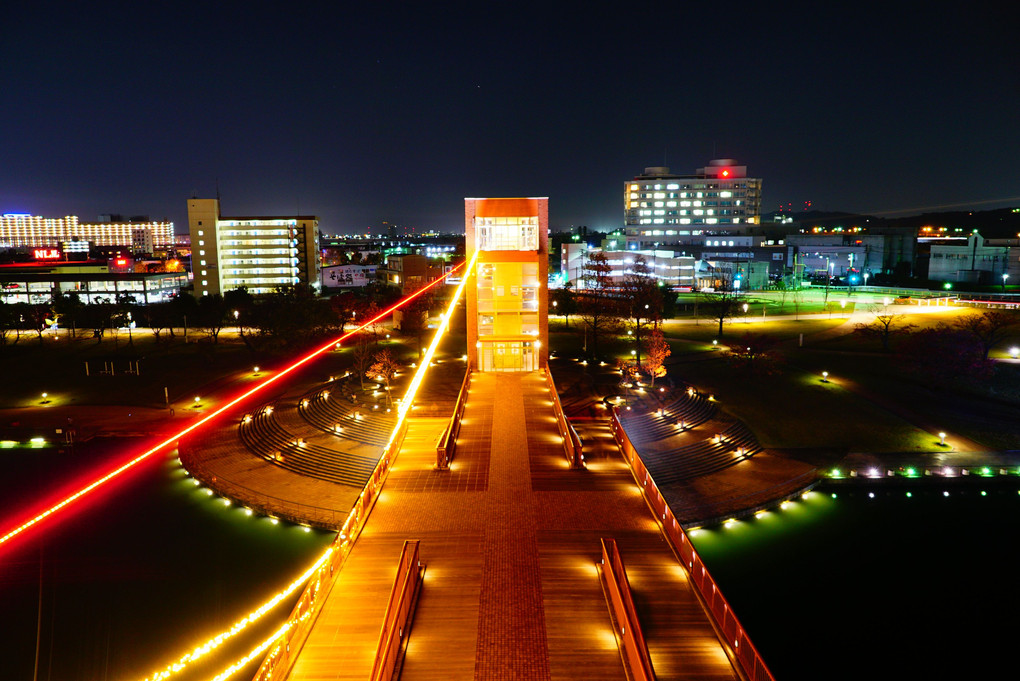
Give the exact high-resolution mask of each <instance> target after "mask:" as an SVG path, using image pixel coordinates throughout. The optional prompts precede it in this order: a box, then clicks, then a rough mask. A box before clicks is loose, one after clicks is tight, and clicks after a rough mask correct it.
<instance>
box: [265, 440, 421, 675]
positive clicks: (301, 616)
mask: <svg viewBox="0 0 1020 681" xmlns="http://www.w3.org/2000/svg"><path fill="white" fill-rule="evenodd" d="M406 434H407V421H406V420H404V421H403V422H402V423H401V425H400V428H399V429H398V430H397V432H396V433H395V434H394V436H393V441H392V442H390V444H389V445H387V446H386V448H384V449H383V453H382V457H381V458H380V459H379V463H378V464H376V467H375V469H374V470H373V471H372V475H371V477H369V479H368V482H367V483H366V484H365V488H364V489H363V490H361V495H360V496H359V497H358V500H357V501H356V502H355V504H354V507H353V508H352V509H351V511H350V513H349V514H348V515H347V519H346V520H345V521H344V524H343V525H342V526H341V527H340V531H339V533H338V534H337V536H336V539H334V540H333V544H332V545H331V547H330V548H331V549H332V550H331V552H330V555H329V558H328V559H327V560H326V561H325V562H324V563H323V564H322V566H321V567H319V569H318V570H316V572H315V574H314V575H312V577H311V579H309V580H308V585H307V586H306V587H305V590H304V591H303V592H302V593H301V596H300V597H299V598H298V601H297V604H296V605H295V606H294V609H293V610H292V611H291V613H290V617H289V618H288V619H287V627H288V628H287V630H286V632H284V634H283V635H282V636H280V638H279V639H277V641H276V643H275V644H273V647H272V648H271V649H270V651H269V653H267V654H266V657H265V659H263V661H262V665H261V666H260V667H259V670H258V673H256V674H255V678H254V681H269V679H270V678H274V677H275V678H278V679H279V678H285V677H286V675H287V673H288V671H289V670H290V666H291V665H292V664H293V662H294V660H295V659H296V657H297V655H298V653H299V652H300V650H301V646H302V645H304V642H305V639H307V638H308V633H309V632H310V631H311V628H312V625H313V624H314V623H315V618H316V617H317V616H318V614H319V611H320V610H321V608H322V604H323V603H324V602H325V600H326V595H327V594H328V593H329V591H330V588H332V586H333V582H334V580H336V578H337V577H339V575H340V568H341V567H343V564H344V562H345V561H346V560H347V556H348V555H349V554H350V552H351V549H352V548H353V547H354V541H355V540H356V539H357V538H358V535H359V534H360V533H361V529H362V528H363V527H364V525H365V521H366V520H367V519H368V514H369V512H370V511H371V510H372V507H373V506H374V505H375V502H376V500H377V499H378V498H379V492H380V491H381V490H382V486H383V483H384V482H385V481H386V476H387V475H388V474H389V472H390V466H391V465H392V463H393V459H394V458H395V457H396V455H397V452H399V451H400V446H401V444H403V441H404V436H405V435H406Z"/></svg>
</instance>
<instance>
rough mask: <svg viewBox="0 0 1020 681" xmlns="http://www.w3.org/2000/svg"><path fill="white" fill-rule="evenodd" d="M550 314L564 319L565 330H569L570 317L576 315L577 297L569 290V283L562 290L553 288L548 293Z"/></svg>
mask: <svg viewBox="0 0 1020 681" xmlns="http://www.w3.org/2000/svg"><path fill="white" fill-rule="evenodd" d="M549 297H550V298H552V300H551V301H549V305H550V307H551V309H550V310H549V311H550V312H553V313H554V314H561V315H563V316H564V318H565V319H566V323H567V328H570V315H572V314H577V295H576V294H575V293H574V291H573V289H571V288H570V282H567V285H566V286H564V287H562V288H554V289H553V290H552V291H550V292H549Z"/></svg>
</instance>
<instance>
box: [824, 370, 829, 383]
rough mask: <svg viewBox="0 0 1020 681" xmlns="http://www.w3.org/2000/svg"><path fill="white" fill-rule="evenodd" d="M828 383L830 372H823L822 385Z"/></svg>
mask: <svg viewBox="0 0 1020 681" xmlns="http://www.w3.org/2000/svg"><path fill="white" fill-rule="evenodd" d="M828 382H829V372H828V371H823V372H822V383H828Z"/></svg>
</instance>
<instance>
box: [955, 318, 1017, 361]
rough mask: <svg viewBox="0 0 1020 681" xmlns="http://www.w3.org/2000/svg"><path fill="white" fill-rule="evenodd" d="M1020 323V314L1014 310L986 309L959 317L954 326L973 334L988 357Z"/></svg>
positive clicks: (984, 356) (986, 357)
mask: <svg viewBox="0 0 1020 681" xmlns="http://www.w3.org/2000/svg"><path fill="white" fill-rule="evenodd" d="M1018 324H1020V315H1018V314H1017V313H1016V312H1013V311H1008V312H1007V311H1005V310H985V311H984V312H981V313H979V314H968V315H964V316H962V317H957V318H956V320H954V321H953V325H952V328H954V329H956V330H958V331H963V332H964V333H967V334H970V335H971V336H973V337H974V338H975V339H976V340H977V341H978V343H980V344H981V349H982V350H983V353H984V354H983V358H984V359H988V353H989V351H990V350H991V349H992V348H993V347H995V346H996V345H998V344H999V343H1000V342H1001V341H1002V340H1004V339H1005V338H1008V337H1009V336H1010V334H1011V332H1012V331H1013V328H1014V327H1015V326H1017V325H1018Z"/></svg>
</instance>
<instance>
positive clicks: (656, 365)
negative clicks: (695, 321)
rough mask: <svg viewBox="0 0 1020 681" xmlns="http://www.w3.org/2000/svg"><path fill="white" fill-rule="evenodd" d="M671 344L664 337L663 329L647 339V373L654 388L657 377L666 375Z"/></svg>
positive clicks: (649, 334)
mask: <svg viewBox="0 0 1020 681" xmlns="http://www.w3.org/2000/svg"><path fill="white" fill-rule="evenodd" d="M672 352H673V351H672V349H670V347H669V343H667V342H666V339H665V337H663V335H662V329H661V328H659V327H656V328H654V329H652V330H651V331H650V332H649V333H648V337H647V338H646V339H645V367H644V368H645V372H646V373H647V374H648V375H649V376H651V378H652V386H653V387H654V386H655V377H656V376H665V375H666V367H665V364H666V358H667V357H669V356H670V355H671V354H672Z"/></svg>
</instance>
